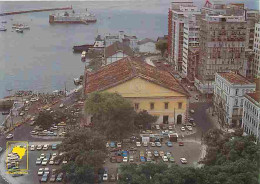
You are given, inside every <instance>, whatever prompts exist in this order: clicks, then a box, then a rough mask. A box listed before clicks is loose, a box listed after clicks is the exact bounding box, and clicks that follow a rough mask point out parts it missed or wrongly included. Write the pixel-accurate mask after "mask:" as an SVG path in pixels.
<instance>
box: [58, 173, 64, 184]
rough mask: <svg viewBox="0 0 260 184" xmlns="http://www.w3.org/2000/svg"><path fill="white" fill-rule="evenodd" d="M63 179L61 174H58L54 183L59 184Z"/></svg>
mask: <svg viewBox="0 0 260 184" xmlns="http://www.w3.org/2000/svg"><path fill="white" fill-rule="evenodd" d="M62 178H63V173H60V174H58V176H57V179H56V181H58V182H61V181H62Z"/></svg>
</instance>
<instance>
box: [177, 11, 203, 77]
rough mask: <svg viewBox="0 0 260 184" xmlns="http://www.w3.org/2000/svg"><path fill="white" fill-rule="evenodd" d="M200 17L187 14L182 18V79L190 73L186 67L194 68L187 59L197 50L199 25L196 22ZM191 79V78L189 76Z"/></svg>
mask: <svg viewBox="0 0 260 184" xmlns="http://www.w3.org/2000/svg"><path fill="white" fill-rule="evenodd" d="M200 18H201V17H200V15H196V14H195V15H194V14H188V15H185V16H184V31H183V57H182V75H181V76H182V78H187V77H188V74H189V73H188V72H189V71H190V70H189V68H188V67H194V66H193V63H191V62H190V60H189V58H190V57H193V56H192V55H193V54H194V52H192V51H193V50H196V49H197V48H199V29H200V28H199V25H198V20H199V19H200ZM191 77H192V76H191Z"/></svg>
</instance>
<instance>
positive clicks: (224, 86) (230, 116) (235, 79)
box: [213, 72, 256, 127]
mask: <svg viewBox="0 0 260 184" xmlns="http://www.w3.org/2000/svg"><path fill="white" fill-rule="evenodd" d="M255 88H256V85H255V83H251V82H250V81H249V80H247V79H246V78H245V77H244V76H242V75H240V74H237V73H235V72H219V73H216V76H215V83H214V96H213V100H214V112H215V113H216V114H217V116H218V120H219V123H220V125H222V126H223V127H224V126H228V127H237V126H241V124H242V115H243V104H244V95H245V94H246V93H249V92H254V91H255Z"/></svg>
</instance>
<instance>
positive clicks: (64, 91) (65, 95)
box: [64, 82, 67, 96]
mask: <svg viewBox="0 0 260 184" xmlns="http://www.w3.org/2000/svg"><path fill="white" fill-rule="evenodd" d="M66 91H67V89H66V82H64V94H65V96H66Z"/></svg>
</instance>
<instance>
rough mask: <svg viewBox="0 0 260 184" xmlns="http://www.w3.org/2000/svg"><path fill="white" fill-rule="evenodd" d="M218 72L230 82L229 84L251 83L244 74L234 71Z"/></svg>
mask: <svg viewBox="0 0 260 184" xmlns="http://www.w3.org/2000/svg"><path fill="white" fill-rule="evenodd" d="M218 74H219V75H220V76H222V77H223V78H225V79H226V80H227V81H228V82H230V83H231V84H242V85H243V84H253V83H252V82H250V81H249V80H248V79H247V78H245V77H244V76H242V75H240V74H237V73H235V72H232V71H230V72H218Z"/></svg>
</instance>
